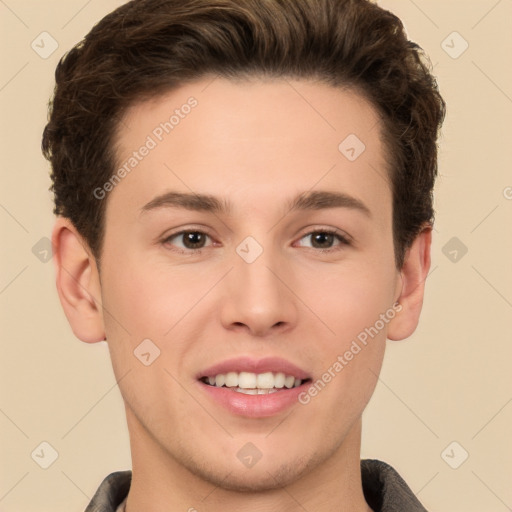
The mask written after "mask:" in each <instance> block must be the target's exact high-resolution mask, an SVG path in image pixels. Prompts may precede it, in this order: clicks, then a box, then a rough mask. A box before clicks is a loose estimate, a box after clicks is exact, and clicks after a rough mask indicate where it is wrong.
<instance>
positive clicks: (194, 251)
mask: <svg viewBox="0 0 512 512" xmlns="http://www.w3.org/2000/svg"><path fill="white" fill-rule="evenodd" d="M187 233H199V234H202V235H206V236H207V237H209V238H210V239H211V238H212V237H211V236H210V235H209V234H208V233H205V232H204V231H201V230H199V229H187V230H182V231H179V232H177V233H173V234H171V235H169V236H168V237H166V238H165V239H164V240H163V241H162V243H163V244H168V243H169V242H170V240H172V239H174V238H176V237H179V236H181V235H185V234H187ZM313 234H328V235H333V236H334V237H335V238H337V239H338V241H339V242H340V245H339V246H337V247H331V248H329V249H317V248H315V247H310V249H313V250H314V251H316V252H321V253H324V254H325V253H332V252H336V251H339V250H341V248H342V246H349V245H351V242H350V240H349V239H348V237H346V236H343V235H342V234H341V233H340V232H339V231H337V230H335V229H329V228H323V229H317V230H314V231H310V232H308V233H306V234H304V235H303V236H302V237H301V238H300V239H299V240H302V239H303V238H305V237H307V236H311V235H313ZM204 249H205V247H202V248H200V249H185V250H183V249H176V248H173V249H172V250H173V251H175V252H178V253H179V254H187V255H190V256H192V255H199V254H201V253H202V251H203V250H204Z"/></svg>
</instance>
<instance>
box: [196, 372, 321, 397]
mask: <svg viewBox="0 0 512 512" xmlns="http://www.w3.org/2000/svg"><path fill="white" fill-rule="evenodd" d="M199 380H200V381H201V382H203V383H204V384H206V385H207V386H212V387H216V388H227V389H229V390H230V391H234V392H236V393H243V394H246V395H268V394H271V393H279V392H282V391H286V390H287V389H292V388H297V387H299V386H302V384H305V383H306V382H308V381H310V380H311V379H301V378H299V377H297V376H295V375H287V374H285V373H283V372H264V373H252V372H228V373H218V374H216V375H209V376H204V377H201V378H200V379H199Z"/></svg>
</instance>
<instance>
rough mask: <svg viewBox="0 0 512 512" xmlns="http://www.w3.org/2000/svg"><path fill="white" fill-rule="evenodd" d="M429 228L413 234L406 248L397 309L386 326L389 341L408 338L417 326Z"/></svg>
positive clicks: (429, 237)
mask: <svg viewBox="0 0 512 512" xmlns="http://www.w3.org/2000/svg"><path fill="white" fill-rule="evenodd" d="M431 245H432V226H431V225H430V224H429V225H427V226H425V227H424V228H423V230H422V231H421V232H420V233H419V234H418V235H417V237H416V238H415V240H414V242H413V243H412V245H411V247H410V248H409V249H408V251H407V253H406V255H405V259H404V264H403V266H402V269H401V272H400V278H401V283H402V287H401V292H400V295H399V297H398V299H397V302H398V303H399V304H400V306H401V309H400V311H399V313H398V314H397V315H396V316H395V318H393V320H392V321H391V322H390V323H389V325H388V333H387V337H388V338H389V339H390V340H395V341H397V340H403V339H405V338H408V337H409V336H410V335H411V334H412V333H413V332H414V331H415V330H416V327H417V326H418V322H419V317H420V313H421V309H422V306H423V296H424V292H425V281H426V279H427V276H428V272H429V270H430V250H431Z"/></svg>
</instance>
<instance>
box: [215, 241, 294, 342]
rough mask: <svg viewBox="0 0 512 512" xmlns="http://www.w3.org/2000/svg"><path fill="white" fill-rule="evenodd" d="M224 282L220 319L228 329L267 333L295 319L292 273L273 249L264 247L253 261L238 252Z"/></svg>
mask: <svg viewBox="0 0 512 512" xmlns="http://www.w3.org/2000/svg"><path fill="white" fill-rule="evenodd" d="M286 267H288V268H286ZM225 285H226V290H225V291H226V295H225V297H226V298H225V301H224V303H223V305H222V310H221V321H222V323H223V325H224V327H225V328H226V329H228V330H240V331H247V332H249V333H250V334H252V335H254V336H259V337H264V336H268V335H272V334H274V333H277V332H283V331H285V330H289V329H290V328H292V326H293V325H294V324H295V323H296V320H297V316H298V315H297V303H296V299H295V297H294V294H293V293H292V288H293V276H292V273H291V272H290V268H289V265H286V262H285V261H283V259H282V258H279V257H278V256H277V255H276V254H275V253H273V252H272V251H271V250H264V251H263V252H262V254H261V255H260V256H259V257H258V258H257V259H256V260H255V261H253V262H251V263H249V262H247V261H246V260H244V259H243V258H242V257H239V256H238V255H236V257H235V258H234V268H233V270H232V271H231V272H229V274H228V276H226V283H225Z"/></svg>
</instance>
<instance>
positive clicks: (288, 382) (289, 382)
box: [284, 375, 295, 389]
mask: <svg viewBox="0 0 512 512" xmlns="http://www.w3.org/2000/svg"><path fill="white" fill-rule="evenodd" d="M294 384H295V377H294V376H293V375H287V376H286V379H284V385H285V387H287V388H288V389H290V388H293V386H294Z"/></svg>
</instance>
